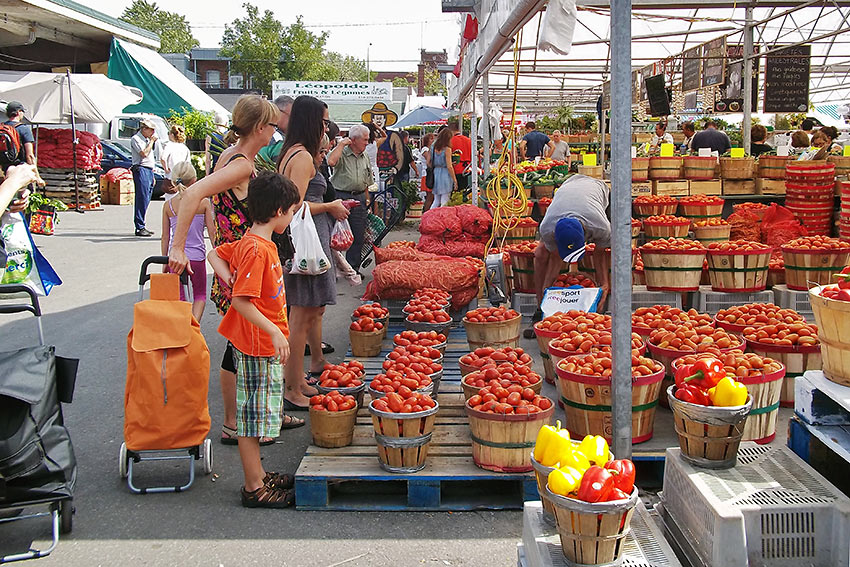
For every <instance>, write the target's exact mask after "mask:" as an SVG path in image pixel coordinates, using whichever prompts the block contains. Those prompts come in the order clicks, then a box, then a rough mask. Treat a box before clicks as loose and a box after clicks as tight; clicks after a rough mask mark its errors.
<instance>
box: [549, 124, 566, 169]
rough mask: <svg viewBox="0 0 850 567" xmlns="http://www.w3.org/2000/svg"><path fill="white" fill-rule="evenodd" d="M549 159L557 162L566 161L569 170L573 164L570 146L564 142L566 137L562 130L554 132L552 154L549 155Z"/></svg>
mask: <svg viewBox="0 0 850 567" xmlns="http://www.w3.org/2000/svg"><path fill="white" fill-rule="evenodd" d="M549 157H550V158H552V159H553V160H556V161H565V162H567V167H568V168H569V165H570V163H571V162H572V154H570V145H569V144H567V141H566V140H564V135H563V134H562V133H561V131H560V130H555V131H554V132H552V153H551V154H549Z"/></svg>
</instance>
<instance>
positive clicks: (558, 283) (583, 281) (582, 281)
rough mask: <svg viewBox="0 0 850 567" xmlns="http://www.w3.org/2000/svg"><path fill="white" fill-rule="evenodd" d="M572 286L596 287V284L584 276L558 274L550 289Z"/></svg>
mask: <svg viewBox="0 0 850 567" xmlns="http://www.w3.org/2000/svg"><path fill="white" fill-rule="evenodd" d="M574 285H580V286H581V287H596V282H594V281H593V280H592V279H590V278H589V277H587V276H585V275H584V274H558V278H557V279H556V280H555V282H554V283H553V284H552V287H572V286H574Z"/></svg>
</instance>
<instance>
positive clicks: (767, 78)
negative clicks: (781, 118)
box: [764, 45, 812, 112]
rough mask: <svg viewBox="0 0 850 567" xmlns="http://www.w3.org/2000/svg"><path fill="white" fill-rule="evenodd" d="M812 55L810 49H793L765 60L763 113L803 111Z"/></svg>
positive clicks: (778, 52)
mask: <svg viewBox="0 0 850 567" xmlns="http://www.w3.org/2000/svg"><path fill="white" fill-rule="evenodd" d="M811 53H812V46H811V45H795V46H792V47H786V48H785V49H781V50H778V51H774V52H773V53H768V54H767V55H766V56H765V57H767V62H766V63H765V70H764V112H805V111H806V109H807V108H808V107H809V63H810V61H811V59H810V56H811Z"/></svg>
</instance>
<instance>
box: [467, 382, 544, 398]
mask: <svg viewBox="0 0 850 567" xmlns="http://www.w3.org/2000/svg"><path fill="white" fill-rule="evenodd" d="M460 386H461V388H463V399H464V401H466V400H468V399H469V398H471V397H472V396H474V395H476V394H477V393H478V391H479V390H481V388H479V387H478V386H472V385H470V384H467V383H466V376H464V377H463V378H461V379H460ZM529 388H531V389H532V390H534V393H535V394H539V393H540V391H541V390H543V379H542V378H541V379H540V380H539V381H538V382H537V383H536V384H532V385H530V386H529Z"/></svg>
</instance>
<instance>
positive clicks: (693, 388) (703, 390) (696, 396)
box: [674, 357, 748, 407]
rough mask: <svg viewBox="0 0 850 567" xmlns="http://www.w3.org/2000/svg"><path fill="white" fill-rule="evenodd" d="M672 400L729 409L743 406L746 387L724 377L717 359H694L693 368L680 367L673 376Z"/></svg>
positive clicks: (721, 364)
mask: <svg viewBox="0 0 850 567" xmlns="http://www.w3.org/2000/svg"><path fill="white" fill-rule="evenodd" d="M674 378H675V381H676V390H675V393H674V395H675V397H676V399H678V400H682V401H683V402H688V403H691V404H698V405H702V406H718V407H731V406H742V405H744V404H746V403H747V396H748V393H747V386H746V385H744V384H742V383H740V382H737V381H735V380H734V378H733V377H731V376H728V375H727V373H726V367H725V365H724V363H723V361H721V360H720V359H718V358H713V357H703V358H698V359H697V360H696V362H694V363H693V364H681V365H679V366H678V367H677V368H676V372H675V374H674Z"/></svg>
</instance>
